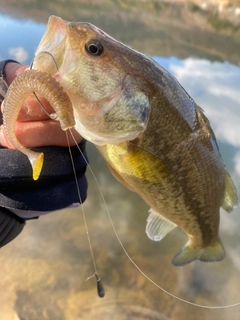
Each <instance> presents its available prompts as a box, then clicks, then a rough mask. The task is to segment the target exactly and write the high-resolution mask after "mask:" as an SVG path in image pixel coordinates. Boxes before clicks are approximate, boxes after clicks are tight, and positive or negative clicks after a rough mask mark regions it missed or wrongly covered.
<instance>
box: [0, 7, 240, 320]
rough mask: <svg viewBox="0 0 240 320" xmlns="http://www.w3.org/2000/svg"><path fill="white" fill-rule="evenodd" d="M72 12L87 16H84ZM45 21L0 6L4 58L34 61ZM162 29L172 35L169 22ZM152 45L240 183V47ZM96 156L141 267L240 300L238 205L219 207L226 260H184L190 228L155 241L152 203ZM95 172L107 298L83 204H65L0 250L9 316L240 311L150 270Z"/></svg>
mask: <svg viewBox="0 0 240 320" xmlns="http://www.w3.org/2000/svg"><path fill="white" fill-rule="evenodd" d="M51 13H55V12H51ZM55 14H56V13H55ZM93 17H94V18H93V21H91V20H89V21H90V22H94V21H95V20H94V19H96V13H95V12H94V13H93ZM74 19H75V20H83V19H81V16H79V17H74ZM99 19H100V18H99ZM45 23H46V21H45ZM45 23H42V22H41V23H39V20H38V22H37V23H36V22H34V20H33V19H32V17H31V19H28V20H19V19H18V18H16V17H15V18H12V16H8V15H6V14H5V15H0V27H1V28H0V37H1V40H2V43H4V46H3V45H1V48H0V57H1V59H5V58H15V59H17V60H18V61H21V62H22V63H27V64H29V63H30V62H31V60H32V58H33V56H34V51H35V49H36V47H37V44H38V43H39V41H40V38H41V36H42V34H43V32H44V30H45ZM125 23H126V24H127V21H126V22H125ZM105 24H107V22H105ZM125 27H126V26H125ZM145 27H146V28H148V27H147V26H145ZM107 31H108V30H107ZM164 31H165V35H166V34H167V29H166V30H164ZM108 32H109V31H108ZM114 32H115V31H114ZM118 33H119V34H121V29H120V28H119V30H118ZM129 33H130V34H131V29H129ZM122 36H123V35H122ZM233 36H234V35H233ZM120 37H121V36H120ZM229 37H230V36H229ZM129 38H131V36H130V35H129ZM206 38H207V35H206ZM229 41H230V40H229ZM131 44H132V45H133V43H132V42H131ZM178 45H179V46H180V47H179V49H178V52H181V48H182V47H181V44H178ZM213 46H214V44H213ZM197 50H198V49H197V48H195V49H194V52H197ZM144 52H146V53H149V54H151V55H153V57H154V59H155V60H156V61H157V62H158V63H160V64H161V65H162V66H163V67H165V68H166V69H168V70H169V71H170V72H171V73H173V74H174V75H175V77H176V78H177V79H178V80H179V81H180V83H181V84H182V85H183V87H184V88H185V89H186V90H187V91H188V92H189V94H190V95H191V96H192V97H193V98H194V100H195V101H196V102H197V103H198V104H199V105H200V106H201V107H202V108H203V109H204V110H205V112H206V115H207V116H208V118H209V119H210V121H211V124H212V127H213V129H214V131H215V133H216V136H217V139H218V142H219V147H220V150H221V152H222V156H223V159H224V161H225V163H226V166H227V168H228V171H229V172H230V173H231V175H232V178H233V180H234V182H235V184H236V186H237V188H238V189H239V190H240V139H239V136H240V129H239V123H240V91H239V84H240V70H239V65H238V64H237V63H236V62H235V63H234V61H237V58H236V52H234V59H233V57H232V56H231V55H229V58H228V59H224V60H222V61H221V59H219V58H217V59H216V60H214V57H213V56H211V58H210V57H209V55H208V54H205V55H203V54H202V52H200V53H199V54H196V55H192V54H189V56H187V57H185V58H184V59H183V58H182V57H181V55H179V56H178V55H177V54H176V51H175V50H172V51H171V50H170V51H169V54H168V56H166V55H165V56H161V52H162V48H160V47H159V50H158V48H156V47H154V49H153V48H152V47H151V46H150V45H149V46H145V47H144ZM239 62H240V54H239V56H238V63H239ZM88 155H89V159H90V164H91V167H92V169H93V170H94V172H95V174H96V177H97V179H98V181H99V184H100V186H101V190H102V192H103V194H104V196H105V199H106V203H107V206H108V209H109V212H110V214H111V216H112V219H113V223H114V225H115V228H116V230H117V233H118V235H119V237H120V239H121V241H122V242H123V244H124V246H125V247H126V249H127V252H128V253H129V255H130V256H131V258H132V259H133V260H134V262H135V263H136V264H137V265H138V266H139V267H140V268H141V269H142V270H143V272H145V273H146V274H147V275H148V276H149V277H150V278H151V279H152V280H153V281H155V282H156V283H157V284H158V285H160V286H162V287H163V288H164V289H165V290H168V291H169V292H171V293H172V294H174V295H177V296H179V297H181V298H183V299H186V300H189V301H191V302H194V303H198V304H202V305H207V306H209V305H214V306H221V305H226V304H232V303H236V302H240V294H239V286H240V280H239V278H240V277H239V275H240V270H239V268H240V252H239V242H240V234H239V228H240V221H239V216H240V215H239V213H240V212H239V209H236V210H234V212H233V213H231V214H230V215H229V214H227V213H225V212H223V211H222V212H221V226H220V235H221V239H222V241H223V243H224V245H225V249H226V253H227V255H226V258H225V259H224V261H223V262H220V263H216V264H203V263H200V262H194V263H192V264H190V265H187V266H186V267H184V268H176V267H174V266H172V265H171V260H172V257H173V256H174V255H175V254H176V253H177V252H178V251H179V250H180V248H181V247H182V246H183V245H184V243H185V242H186V236H185V235H184V233H183V232H182V231H181V230H179V229H177V230H174V231H172V232H171V233H170V234H169V235H168V236H167V237H166V238H165V239H163V240H162V241H161V242H159V243H154V242H152V241H150V240H149V239H148V238H147V236H146V234H145V231H144V229H145V225H146V219H147V216H148V209H149V208H148V206H147V205H146V204H144V203H143V201H142V200H141V199H139V197H138V196H137V195H135V194H133V193H131V192H130V191H128V190H126V189H125V188H124V187H123V186H121V185H120V184H119V183H118V182H117V181H116V180H115V179H114V178H113V177H112V176H111V174H110V173H109V172H108V170H107V168H106V166H105V164H104V162H103V160H102V158H101V156H100V155H99V154H98V153H97V151H96V150H95V148H94V147H93V146H91V145H88ZM88 181H89V193H88V199H87V201H86V203H85V204H84V211H85V214H86V218H87V223H88V227H89V233H90V236H91V241H92V245H93V250H94V254H95V257H96V263H97V268H98V273H99V275H100V277H101V278H102V281H103V283H104V285H105V289H106V297H105V298H104V299H100V298H99V297H98V296H97V292H96V284H95V280H94V279H90V280H88V281H85V279H86V278H87V277H89V276H91V275H92V274H93V266H92V262H91V256H90V252H89V247H88V243H87V237H86V231H85V227H84V223H83V218H82V212H81V209H79V208H78V209H68V210H61V211H58V212H54V213H51V214H49V215H47V216H44V217H42V218H40V219H39V220H38V221H35V220H33V221H29V222H28V223H27V226H26V228H25V229H24V231H23V232H22V234H21V235H20V236H19V237H18V238H17V239H16V240H15V241H13V242H12V243H11V244H9V245H8V246H6V247H4V248H2V249H1V254H0V264H1V280H0V287H1V294H0V318H1V320H39V319H49V320H79V319H88V320H91V319H105V320H108V319H112V320H113V319H114V320H115V319H116V320H119V319H139V320H141V319H162V320H167V319H178V320H179V319H180V320H181V319H188V320H192V319H194V320H198V319H211V320H212V319H213V320H215V319H218V320H225V319H232V320H237V319H239V312H240V307H235V308H232V309H224V310H206V309H199V308H196V307H193V306H189V305H187V304H184V303H182V302H179V301H177V300H176V299H174V298H172V297H170V296H169V295H167V294H165V293H163V292H162V291H160V290H159V289H158V288H157V287H155V286H154V285H153V284H152V283H150V282H149V281H148V280H147V279H145V278H144V277H143V276H142V275H141V274H140V273H139V272H138V271H137V270H136V268H135V267H134V266H133V265H132V264H131V262H130V261H129V260H128V258H127V257H126V255H125V254H124V252H123V250H122V248H121V247H120V245H119V243H118V241H117V239H116V236H115V234H114V232H113V229H112V225H111V222H110V220H109V218H108V215H107V212H106V208H105V206H104V204H103V202H102V200H101V196H100V193H99V190H98V188H97V186H96V183H95V182H94V179H93V177H92V176H91V174H90V172H88Z"/></svg>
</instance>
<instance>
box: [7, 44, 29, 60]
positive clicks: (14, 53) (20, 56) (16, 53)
mask: <svg viewBox="0 0 240 320" xmlns="http://www.w3.org/2000/svg"><path fill="white" fill-rule="evenodd" d="M8 52H9V55H10V56H11V57H13V59H15V60H17V61H18V62H21V63H24V62H26V61H27V59H28V53H27V51H26V50H25V49H24V48H23V47H16V48H9V50H8Z"/></svg>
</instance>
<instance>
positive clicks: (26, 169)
mask: <svg viewBox="0 0 240 320" xmlns="http://www.w3.org/2000/svg"><path fill="white" fill-rule="evenodd" d="M8 62H16V61H14V60H7V62H6V61H3V62H0V82H2V83H4V84H3V87H1V88H3V90H2V91H1V92H0V94H1V95H2V96H3V97H4V85H5V84H6V82H5V74H4V67H5V65H6V63H8ZM6 86H7V84H6ZM5 89H6V88H5ZM0 102H1V100H0ZM85 145H86V142H85V141H82V142H81V143H80V144H79V148H80V149H81V151H82V153H83V155H84V156H82V154H81V153H80V152H79V150H78V147H77V146H75V147H71V152H72V156H73V159H74V164H75V170H76V175H77V184H78V187H79V191H80V199H79V195H78V190H77V186H76V181H75V178H74V173H73V168H72V163H71V158H70V155H69V149H68V148H67V147H42V148H35V149H33V150H35V151H37V152H43V153H44V164H43V168H42V172H41V175H40V177H39V179H38V180H37V181H34V180H33V179H32V168H31V165H30V162H29V160H28V158H27V157H26V156H25V155H23V154H22V153H21V152H19V151H17V150H11V149H7V148H2V147H0V247H1V246H2V245H5V244H6V243H8V242H9V241H11V240H12V239H14V238H15V237H16V236H17V235H18V234H19V233H20V232H21V230H22V229H23V226H24V222H25V219H22V218H20V217H18V216H17V215H15V214H13V213H12V211H14V210H16V209H17V210H28V211H29V212H31V211H39V214H41V213H40V212H41V211H54V210H58V209H62V208H66V207H68V206H70V205H71V204H73V203H78V202H80V203H81V202H83V201H84V200H85V199H86V196H87V180H86V177H85V172H86V167H87V163H86V159H87V156H86V152H85Z"/></svg>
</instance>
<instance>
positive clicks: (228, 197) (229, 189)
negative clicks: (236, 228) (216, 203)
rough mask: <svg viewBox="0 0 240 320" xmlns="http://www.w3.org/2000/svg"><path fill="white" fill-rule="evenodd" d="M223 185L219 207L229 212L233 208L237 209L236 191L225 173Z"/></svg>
mask: <svg viewBox="0 0 240 320" xmlns="http://www.w3.org/2000/svg"><path fill="white" fill-rule="evenodd" d="M224 183H225V190H224V195H223V199H222V204H221V207H222V208H223V209H224V210H225V211H227V212H231V211H232V210H233V209H234V208H236V207H237V204H238V198H237V189H236V187H235V185H234V183H233V181H232V179H231V177H230V175H229V173H228V172H227V171H226V173H225V181H224Z"/></svg>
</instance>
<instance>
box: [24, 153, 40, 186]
mask: <svg viewBox="0 0 240 320" xmlns="http://www.w3.org/2000/svg"><path fill="white" fill-rule="evenodd" d="M28 151H29V152H28V154H26V155H27V157H28V159H29V161H30V163H31V166H32V170H33V172H32V177H33V180H37V179H38V178H39V176H40V174H41V171H42V166H43V160H44V154H43V153H39V152H34V151H31V150H28Z"/></svg>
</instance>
